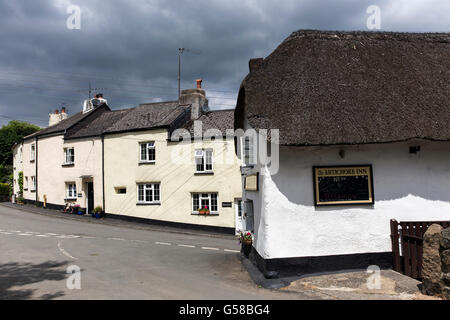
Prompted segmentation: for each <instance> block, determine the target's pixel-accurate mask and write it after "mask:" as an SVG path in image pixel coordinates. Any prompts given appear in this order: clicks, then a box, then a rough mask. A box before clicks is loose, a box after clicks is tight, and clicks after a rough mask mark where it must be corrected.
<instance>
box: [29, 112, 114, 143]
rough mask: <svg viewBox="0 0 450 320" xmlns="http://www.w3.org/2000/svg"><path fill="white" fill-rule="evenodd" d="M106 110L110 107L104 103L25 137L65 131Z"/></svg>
mask: <svg viewBox="0 0 450 320" xmlns="http://www.w3.org/2000/svg"><path fill="white" fill-rule="evenodd" d="M106 110H109V107H108V106H107V105H103V106H100V107H98V108H96V109H94V110H92V111H91V112H88V113H83V112H81V111H80V112H78V113H76V114H74V115H73V116H70V117H68V118H67V119H64V120H62V121H60V122H58V123H57V124H55V125H53V126H50V127H47V128H44V129H42V130H39V131H37V132H35V133H33V134H31V135H28V136H26V137H24V139H29V138H34V137H39V136H44V135H47V134H56V133H59V132H61V133H62V132H65V131H66V130H67V129H69V128H71V127H73V126H75V125H76V124H77V123H79V122H80V121H81V120H83V119H86V118H88V117H89V116H91V115H94V116H96V115H97V114H98V113H102V112H104V111H106Z"/></svg>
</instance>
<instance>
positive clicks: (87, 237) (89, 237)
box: [82, 236, 95, 239]
mask: <svg viewBox="0 0 450 320" xmlns="http://www.w3.org/2000/svg"><path fill="white" fill-rule="evenodd" d="M82 238H85V239H95V237H91V236H82Z"/></svg>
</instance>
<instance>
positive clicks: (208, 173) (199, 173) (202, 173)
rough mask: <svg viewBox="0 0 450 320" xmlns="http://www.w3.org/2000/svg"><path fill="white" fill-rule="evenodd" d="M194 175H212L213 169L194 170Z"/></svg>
mask: <svg viewBox="0 0 450 320" xmlns="http://www.w3.org/2000/svg"><path fill="white" fill-rule="evenodd" d="M194 175H196V176H213V175H214V172H213V171H196V172H195V173H194Z"/></svg>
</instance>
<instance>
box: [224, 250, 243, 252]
mask: <svg viewBox="0 0 450 320" xmlns="http://www.w3.org/2000/svg"><path fill="white" fill-rule="evenodd" d="M223 251H225V252H240V251H239V250H230V249H223Z"/></svg>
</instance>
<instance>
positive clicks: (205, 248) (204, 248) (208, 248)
mask: <svg viewBox="0 0 450 320" xmlns="http://www.w3.org/2000/svg"><path fill="white" fill-rule="evenodd" d="M202 249H203V250H219V248H210V247H202Z"/></svg>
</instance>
